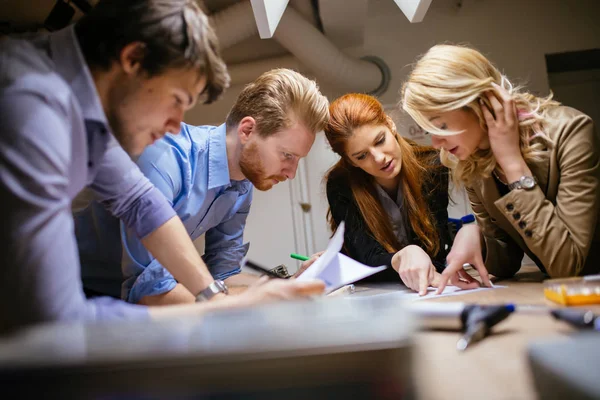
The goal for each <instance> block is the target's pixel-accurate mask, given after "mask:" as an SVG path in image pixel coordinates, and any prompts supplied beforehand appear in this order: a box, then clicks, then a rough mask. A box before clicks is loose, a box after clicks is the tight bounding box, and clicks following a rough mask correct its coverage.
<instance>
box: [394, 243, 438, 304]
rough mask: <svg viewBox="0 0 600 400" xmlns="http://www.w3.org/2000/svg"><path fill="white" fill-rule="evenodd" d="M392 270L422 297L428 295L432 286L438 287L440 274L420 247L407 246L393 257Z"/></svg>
mask: <svg viewBox="0 0 600 400" xmlns="http://www.w3.org/2000/svg"><path fill="white" fill-rule="evenodd" d="M392 268H394V269H395V270H396V272H398V274H399V275H400V279H402V282H403V283H404V284H405V285H406V286H408V287H409V288H411V289H412V290H414V291H416V292H419V295H420V296H424V295H426V294H427V288H428V287H429V286H430V285H434V286H435V285H437V282H438V281H439V277H438V275H439V274H438V272H437V271H436V270H435V267H434V266H433V264H432V262H431V258H430V257H429V255H428V254H427V253H426V252H425V251H424V250H423V249H422V248H420V247H419V246H415V245H413V244H411V245H409V246H406V247H405V248H403V249H402V250H400V251H399V252H397V253H396V254H394V257H392Z"/></svg>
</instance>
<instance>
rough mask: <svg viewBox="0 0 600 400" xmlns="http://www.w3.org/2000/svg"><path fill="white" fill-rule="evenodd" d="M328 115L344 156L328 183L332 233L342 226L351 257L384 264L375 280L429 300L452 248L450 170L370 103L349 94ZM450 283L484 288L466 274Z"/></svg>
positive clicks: (330, 136)
mask: <svg viewBox="0 0 600 400" xmlns="http://www.w3.org/2000/svg"><path fill="white" fill-rule="evenodd" d="M329 112H330V121H329V124H328V125H327V127H326V128H325V134H326V136H327V140H328V141H329V144H330V145H331V148H332V149H333V151H334V152H336V153H337V154H338V155H339V156H340V160H339V161H338V162H337V163H336V164H335V165H334V166H333V167H332V168H331V169H330V170H329V171H328V172H327V175H326V176H325V180H326V182H327V199H328V201H329V213H328V222H329V225H330V227H331V229H332V231H335V230H336V229H337V226H338V225H339V224H340V222H341V221H345V224H346V230H345V233H344V251H345V252H346V253H347V254H348V256H350V257H352V258H354V259H356V260H357V261H360V262H362V263H364V264H366V265H371V266H379V265H387V266H389V267H391V268H388V269H387V270H386V271H383V272H381V273H379V274H377V275H375V277H378V278H381V279H385V280H389V279H397V276H398V275H397V274H399V275H400V278H401V279H402V282H403V283H404V284H405V285H406V286H408V287H409V288H411V289H413V290H415V291H418V292H419V294H421V295H424V294H426V293H427V287H428V286H437V281H438V279H439V273H440V272H441V271H442V270H443V269H444V266H445V264H446V256H447V254H448V251H449V246H450V237H449V234H448V228H447V226H448V225H447V224H448V211H447V208H448V170H447V169H446V168H445V167H443V166H442V165H441V163H440V161H439V156H438V153H437V152H436V151H435V150H434V149H433V148H431V147H425V146H419V145H417V144H415V143H414V142H409V141H408V140H406V139H403V138H402V137H401V136H400V135H399V134H398V133H397V131H396V127H395V124H394V122H393V121H392V119H391V118H390V117H389V116H388V115H387V114H386V113H385V111H384V109H383V106H382V105H381V103H380V102H379V101H377V99H375V98H374V97H372V96H368V95H364V94H355V93H352V94H347V95H344V96H342V97H340V98H338V99H336V100H335V101H334V102H333V103H331V105H330V107H329ZM451 282H452V284H454V285H456V286H459V287H461V288H465V289H467V288H474V287H478V286H479V283H478V282H477V281H475V280H474V279H473V278H471V277H470V276H469V275H468V274H467V273H466V272H464V271H462V270H461V271H459V272H457V273H456V274H454V276H452V280H451ZM486 283H487V282H486Z"/></svg>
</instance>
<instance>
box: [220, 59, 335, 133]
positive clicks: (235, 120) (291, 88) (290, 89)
mask: <svg viewBox="0 0 600 400" xmlns="http://www.w3.org/2000/svg"><path fill="white" fill-rule="evenodd" d="M244 117H253V118H254V119H255V120H256V127H257V130H258V133H259V134H260V135H261V136H263V137H267V136H271V135H273V134H275V133H277V132H279V131H281V130H282V129H287V128H290V127H291V126H292V125H293V124H294V123H295V122H298V123H301V124H303V125H304V127H306V128H307V129H308V130H309V131H311V132H314V133H316V132H319V131H322V130H323V129H324V128H325V126H326V125H327V121H328V120H329V101H327V98H326V97H325V96H323V95H322V94H321V92H320V91H319V87H318V86H317V83H316V82H315V81H313V80H310V79H308V78H306V77H305V76H303V75H301V74H299V73H297V72H295V71H292V70H290V69H284V68H280V69H274V70H271V71H269V72H265V73H264V74H262V75H261V76H260V77H258V79H256V80H255V81H254V82H252V83H250V84H248V85H246V87H245V88H244V89H243V90H242V92H241V93H240V95H239V96H238V98H237V100H236V102H235V104H234V105H233V107H232V108H231V111H230V112H229V115H228V116H227V121H226V124H227V127H228V128H229V127H232V126H236V125H237V124H239V123H240V121H241V120H242V119H243V118H244Z"/></svg>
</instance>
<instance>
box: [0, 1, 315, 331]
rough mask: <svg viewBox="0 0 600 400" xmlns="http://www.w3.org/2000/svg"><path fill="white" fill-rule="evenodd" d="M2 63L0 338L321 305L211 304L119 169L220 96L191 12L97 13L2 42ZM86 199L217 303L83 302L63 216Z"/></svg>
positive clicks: (141, 5)
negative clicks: (31, 329) (87, 195)
mask: <svg viewBox="0 0 600 400" xmlns="http://www.w3.org/2000/svg"><path fill="white" fill-rule="evenodd" d="M96 54H100V55H101V56H96ZM0 60H1V61H0V63H1V65H2V69H1V72H0V89H1V90H0V118H1V119H2V123H3V127H2V130H1V131H0V198H1V199H2V205H3V207H1V208H0V219H1V220H2V224H1V225H2V228H0V243H2V244H3V248H2V251H0V265H1V266H2V267H1V268H0V271H1V272H0V293H1V295H0V296H1V297H0V332H6V331H9V330H13V329H16V328H19V327H22V326H25V325H28V324H32V323H38V322H43V321H50V320H84V321H96V320H106V319H115V318H127V319H143V318H148V317H149V316H161V315H172V314H174V313H182V312H184V313H190V312H193V313H201V312H205V311H206V310H208V309H218V308H224V307H231V306H237V305H240V304H248V303H250V304H251V303H256V302H261V301H267V300H271V299H274V298H293V297H297V296H305V295H308V294H311V293H315V292H317V293H318V292H322V290H323V285H322V283H316V282H315V283H311V284H310V285H304V286H301V285H299V284H297V283H288V282H284V283H281V282H271V283H269V284H266V285H263V286H260V287H258V288H255V289H254V290H251V291H249V292H247V293H244V294H243V295H240V296H236V297H232V296H225V295H224V294H222V293H219V288H215V285H214V281H213V278H212V276H211V275H210V273H209V271H208V270H207V268H206V266H205V265H204V263H203V262H202V260H201V258H200V257H199V255H198V253H197V251H196V250H195V248H194V247H193V244H192V242H191V240H190V239H189V237H188V235H187V232H186V230H185V228H184V226H183V224H182V223H181V220H180V219H179V218H178V217H177V216H176V214H175V212H174V211H173V209H172V208H171V207H170V205H169V203H168V202H167V201H166V199H165V198H164V196H163V195H162V194H161V193H160V192H159V191H158V190H157V189H156V188H155V187H154V186H153V185H152V184H151V183H150V182H149V181H148V180H147V179H146V178H145V177H144V176H143V174H142V173H141V172H140V170H139V169H138V167H137V166H136V165H135V164H134V163H133V161H131V159H130V156H137V155H139V154H140V153H141V152H142V150H143V149H144V148H145V147H146V146H147V145H149V144H151V143H152V142H154V141H156V140H157V139H159V138H161V137H162V136H163V135H164V134H165V133H166V132H171V133H177V132H179V128H180V123H181V121H182V118H183V114H184V112H185V111H186V110H187V109H189V108H191V107H192V106H193V105H194V103H195V101H196V99H197V98H198V97H199V96H200V95H201V94H202V93H204V94H205V95H206V98H205V101H212V100H214V99H216V98H217V97H218V94H219V93H220V92H222V91H223V90H224V89H225V88H226V87H227V85H228V81H229V77H228V75H227V72H226V68H225V65H224V63H223V61H222V60H221V58H220V56H219V54H218V51H217V41H216V38H215V36H214V33H213V32H212V30H211V28H210V27H209V26H208V23H207V18H206V16H205V15H204V14H203V13H202V12H201V11H200V9H199V8H198V6H197V5H196V3H195V2H194V1H193V0H168V1H167V0H128V1H119V0H101V1H100V2H99V3H98V4H97V6H96V7H95V8H94V9H93V10H92V11H91V12H90V13H89V15H88V16H86V17H84V18H83V19H82V20H81V21H80V22H78V23H77V25H76V27H75V28H73V27H72V26H71V27H68V28H65V29H63V30H61V31H58V32H55V33H52V34H49V35H41V36H39V37H37V38H34V39H31V40H20V39H5V40H3V41H2V42H0ZM85 186H89V187H90V188H91V189H92V190H93V191H94V193H95V197H96V198H97V199H98V200H99V201H100V202H101V203H102V204H103V205H104V206H106V207H107V208H108V209H110V211H111V212H112V213H113V214H114V215H115V216H117V217H119V218H121V219H122V220H123V221H124V223H125V224H126V225H127V226H128V227H129V228H131V229H132V230H133V231H134V232H135V234H136V235H137V236H138V237H139V238H140V239H141V241H142V243H143V244H144V246H146V247H147V248H148V249H149V251H150V252H151V253H152V254H153V255H154V256H155V257H156V258H157V259H158V260H160V261H161V263H162V264H163V265H164V266H165V267H166V268H167V269H168V270H169V271H170V272H171V273H172V274H173V276H174V277H175V278H176V279H177V280H178V281H179V282H180V283H181V284H182V285H184V286H185V287H186V288H187V289H188V290H189V291H190V292H191V293H194V294H198V295H200V294H204V298H209V297H213V298H215V299H216V300H215V301H210V302H208V303H204V304H201V305H188V306H179V307H177V306H173V307H171V308H169V307H164V308H158V307H157V308H151V309H148V308H146V307H142V306H136V305H132V304H127V303H124V302H121V301H118V300H114V299H110V298H98V299H92V300H86V298H85V296H84V293H83V290H82V286H81V281H80V266H79V258H78V252H77V245H76V240H75V236H74V232H73V220H72V216H71V209H70V205H71V201H72V199H73V198H74V197H75V195H76V194H77V193H78V192H79V191H81V189H83V188H84V187H85ZM242 296H245V297H244V298H242Z"/></svg>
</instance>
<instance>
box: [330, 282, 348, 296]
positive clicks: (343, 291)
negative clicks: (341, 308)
mask: <svg viewBox="0 0 600 400" xmlns="http://www.w3.org/2000/svg"><path fill="white" fill-rule="evenodd" d="M354 290H355V288H354V285H353V284H350V285H344V286H342V287H341V288H338V289H335V290H334V291H333V292H331V293H329V294H328V295H327V296H329V297H333V296H343V295H346V294H352V293H354Z"/></svg>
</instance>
